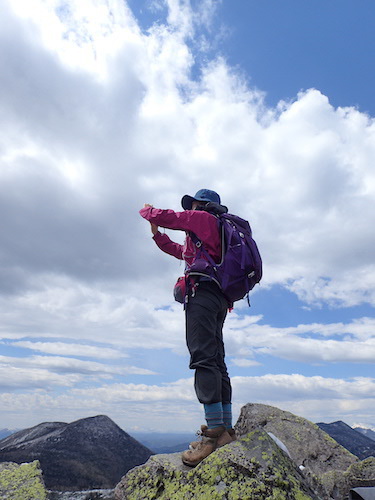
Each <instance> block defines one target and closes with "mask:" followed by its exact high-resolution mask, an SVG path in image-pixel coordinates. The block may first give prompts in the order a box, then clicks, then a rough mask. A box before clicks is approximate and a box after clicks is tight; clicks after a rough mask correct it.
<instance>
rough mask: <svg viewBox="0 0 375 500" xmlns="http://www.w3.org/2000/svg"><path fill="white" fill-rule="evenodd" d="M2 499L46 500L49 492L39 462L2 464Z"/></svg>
mask: <svg viewBox="0 0 375 500" xmlns="http://www.w3.org/2000/svg"><path fill="white" fill-rule="evenodd" d="M0 498H2V499H4V500H46V499H47V491H46V489H45V487H44V483H43V479H42V471H41V470H40V467H39V462H38V461H37V460H35V461H34V462H31V463H25V464H21V465H19V464H15V463H12V462H4V463H1V464H0Z"/></svg>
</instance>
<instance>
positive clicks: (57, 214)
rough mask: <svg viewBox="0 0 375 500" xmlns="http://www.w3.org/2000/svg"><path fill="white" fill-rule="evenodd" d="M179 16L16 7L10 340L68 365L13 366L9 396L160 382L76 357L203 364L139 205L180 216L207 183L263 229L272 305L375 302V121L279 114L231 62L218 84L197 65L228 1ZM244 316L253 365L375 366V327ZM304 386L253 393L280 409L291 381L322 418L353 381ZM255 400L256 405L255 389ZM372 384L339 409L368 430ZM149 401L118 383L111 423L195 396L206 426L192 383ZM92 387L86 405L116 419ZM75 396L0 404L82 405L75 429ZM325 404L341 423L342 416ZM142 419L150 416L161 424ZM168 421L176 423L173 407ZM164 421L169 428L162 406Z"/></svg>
mask: <svg viewBox="0 0 375 500" xmlns="http://www.w3.org/2000/svg"><path fill="white" fill-rule="evenodd" d="M167 5H168V8H169V10H168V13H169V17H168V19H169V24H165V25H163V24H159V25H158V26H156V25H155V26H153V27H152V28H151V29H150V30H149V32H147V33H142V31H141V30H140V28H139V26H138V24H137V22H136V20H135V19H134V17H133V15H132V13H131V12H130V10H129V8H128V6H127V4H126V2H123V1H120V0H108V1H107V0H93V1H91V0H90V1H89V2H88V1H86V0H85V1H81V0H67V1H66V2H64V4H61V3H60V2H59V1H57V0H46V1H41V0H30V1H28V2H26V1H22V0H12V1H11V0H7V1H5V2H2V3H1V5H0V64H1V67H2V71H1V74H0V85H1V88H2V92H1V94H0V110H1V113H0V126H1V129H2V134H1V137H0V178H1V183H0V211H1V214H2V222H3V225H2V231H1V235H0V239H1V241H0V244H1V246H0V248H1V250H0V310H1V312H2V324H1V327H0V331H1V337H2V338H3V339H7V342H9V341H13V342H14V345H13V346H12V347H13V348H15V349H16V348H17V347H18V348H21V347H23V348H28V349H29V348H30V349H36V350H38V351H39V352H43V353H46V354H61V355H63V356H64V359H62V358H57V357H53V356H45V357H44V356H39V357H38V356H34V357H30V358H25V361H23V362H21V361H19V362H16V361H15V358H11V357H10V356H8V357H6V359H5V358H3V360H4V363H6V365H5V364H2V365H1V371H2V376H3V378H1V377H0V379H1V380H2V381H3V387H13V388H17V389H20V388H21V389H25V390H27V389H28V388H29V389H30V390H31V389H32V388H41V389H43V388H51V387H53V386H54V385H56V386H59V387H77V384H79V383H80V382H81V381H82V380H83V377H86V376H87V374H88V373H91V374H92V375H93V377H94V374H95V372H97V373H98V374H101V376H103V377H104V376H105V377H107V376H108V377H110V376H115V375H126V374H127V373H141V371H142V370H143V373H146V372H147V371H148V369H147V368H142V367H140V368H136V367H132V366H130V367H126V366H125V367H122V368H121V370H122V371H121V370H120V371H116V370H117V368H116V367H115V368H113V369H109V368H108V366H107V365H105V364H104V363H97V362H95V361H82V360H73V359H70V358H67V357H68V356H75V355H76V354H75V353H77V354H78V355H79V356H80V357H87V355H90V357H94V358H96V359H98V360H103V359H117V355H118V354H117V353H119V352H121V355H122V356H125V355H130V350H132V349H137V350H139V351H141V350H143V349H147V350H151V349H153V350H162V349H169V350H171V351H173V352H174V353H177V354H182V353H185V352H186V347H185V342H184V335H183V330H184V324H183V321H184V319H183V314H182V312H181V307H180V306H179V305H177V304H174V303H173V299H172V287H173V283H174V281H175V279H176V277H177V275H179V274H182V273H183V266H181V265H180V266H179V264H178V263H177V261H176V260H173V259H171V258H170V257H169V256H166V255H163V254H161V252H159V251H158V249H157V248H156V246H155V245H154V244H153V242H152V240H151V238H150V231H149V227H148V226H147V224H146V223H145V221H143V220H142V219H141V218H140V217H139V215H138V209H139V208H141V206H142V205H143V203H145V202H150V203H153V204H154V205H155V206H161V207H163V208H169V207H171V208H175V209H178V208H179V207H180V199H181V196H182V195H183V194H185V193H190V194H192V193H194V192H195V191H196V190H197V189H198V188H200V187H210V188H213V189H216V190H218V191H219V192H220V194H221V196H222V200H223V203H225V204H226V205H228V206H229V208H230V211H232V212H235V213H238V214H240V215H242V216H243V217H246V218H249V219H250V221H251V224H252V226H253V231H254V236H255V238H256V240H257V242H258V244H259V247H260V250H261V253H262V256H263V260H264V280H263V282H262V285H261V286H262V287H263V289H264V290H267V289H268V288H269V287H271V286H272V285H274V284H280V285H281V286H284V287H286V288H288V289H289V290H291V291H292V292H293V293H295V294H297V296H298V297H299V298H300V299H301V300H302V301H304V302H305V303H306V304H308V305H310V306H312V307H314V306H319V305H321V304H325V305H329V306H333V307H337V306H340V307H344V306H355V305H360V304H370V305H371V306H374V305H375V292H374V290H375V286H374V284H375V266H374V263H373V248H374V244H375V240H374V231H373V227H374V222H375V220H374V219H375V210H374V208H375V207H374V204H375V201H374V200H375V196H374V194H375V173H374V169H373V164H374V160H375V124H374V120H373V119H372V118H370V117H368V116H367V115H365V114H363V113H360V112H359V111H358V110H356V109H354V108H334V107H333V106H332V105H331V104H330V103H329V100H328V98H327V97H326V96H324V95H322V93H320V92H319V91H318V90H315V89H310V90H307V91H305V92H301V93H300V94H299V95H298V96H296V98H295V99H294V100H292V101H291V102H288V103H285V102H282V103H280V104H279V105H278V106H277V108H276V109H271V108H268V107H267V106H266V105H265V102H264V100H263V95H262V93H261V92H259V91H257V90H255V89H253V88H250V87H249V85H248V84H247V83H246V82H245V81H244V80H243V79H242V78H241V77H240V75H239V74H238V72H237V71H236V70H233V69H232V68H230V67H229V66H228V64H227V63H226V61H225V60H224V59H223V58H218V59H215V60H211V61H208V62H207V61H206V60H204V59H202V60H200V59H199V61H200V63H201V67H200V68H199V69H200V70H201V73H199V71H196V68H195V67H194V64H195V63H196V62H197V60H198V59H197V54H196V50H197V47H198V49H201V48H202V47H207V43H208V42H209V30H210V23H211V20H212V17H211V16H212V12H213V9H214V7H215V3H214V2H213V1H212V0H206V1H204V2H201V6H200V7H199V12H198V14H199V20H198V17H197V11H193V10H191V9H190V8H189V3H188V2H184V1H182V0H181V1H179V0H169V1H168V2H167ZM203 42H204V43H203ZM193 70H194V71H193ZM193 74H194V75H195V78H193V77H192V75H193ZM196 75H200V76H196ZM169 234H172V235H173V237H174V238H178V239H179V240H180V239H181V238H182V235H176V234H175V233H170V232H169ZM255 293H256V292H255ZM237 311H239V313H232V315H229V317H228V320H227V324H226V338H227V343H226V347H227V352H228V355H229V357H232V358H233V361H232V362H233V364H234V365H236V366H239V367H240V366H242V367H243V368H246V366H247V367H249V368H250V366H251V365H254V363H256V362H260V361H262V356H264V355H265V354H268V355H272V356H275V357H280V358H283V359H288V360H293V361H302V362H306V363H322V362H324V363H325V362H330V363H335V362H338V363H339V362H351V363H372V362H373V359H374V354H375V345H374V335H373V331H374V328H373V327H374V320H373V319H371V318H362V319H357V320H353V321H352V322H350V321H349V322H347V323H335V324H329V325H324V324H312V325H299V326H297V327H290V328H275V327H271V326H268V325H266V324H262V323H263V322H264V323H266V322H268V318H265V320H264V321H263V319H262V318H261V317H260V316H258V317H255V316H254V317H248V316H241V314H240V313H242V312H243V310H242V308H241V306H239V307H238V308H237ZM54 339H56V341H57V343H56V344H55V343H54ZM15 341H18V343H17V342H15ZM73 341H74V342H78V343H79V344H78V345H76V346H75V347H70V346H69V344H70V343H71V342H73ZM103 342H104V343H105V346H106V347H105V348H103V350H102V351H101V352H100V353H98V349H99V348H100V346H102V345H103ZM51 344H53V345H51ZM97 344H99V345H97ZM71 345H72V344H71ZM86 345H87V346H89V347H90V348H87V349H86V347H83V346H86ZM72 349H79V351H72ZM82 350H84V352H82ZM22 363H24V364H22ZM62 370H67V371H68V372H69V373H64V374H63V373H61V372H62ZM58 371H59V373H58ZM149 372H151V370H149ZM28 373H30V374H31V375H30V376H28ZM84 373H86V375H84ZM275 377H276V376H275ZM286 377H287V376H286ZM295 377H297V376H295ZM296 380H297V379H296V378H290V379H287V378H286V379H285V378H284V379H276V378H272V380H271V379H266V378H264V379H263V378H262V379H261V380H260V381H259V380H258V379H256V378H251V379H249V380H248V382H249V387H251V384H253V383H254V384H255V387H258V388H257V389H256V390H259V397H261V396H260V394H261V392H262V391H265V392H264V394H267V397H269V398H270V401H273V400H277V396H276V395H275V394H276V393H278V391H279V389H277V391H276V392H275V393H274V392H273V388H275V387H276V388H277V387H279V388H280V387H281V386H283V387H284V385H288V384H289V383H292V386H291V388H290V389H289V390H285V391H284V389H283V390H280V393H283V391H284V396H283V398H291V399H289V400H287V399H283V400H282V401H281V403H282V404H285V405H289V404H290V406H291V407H292V408H296V409H297V410H298V411H299V409H301V410H302V409H303V410H304V411H305V413H307V412H310V414H312V415H316V414H317V412H318V401H319V399H320V398H319V395H318V394H317V389H316V388H317V387H320V388H321V389H322V391H323V392H324V394H329V388H328V385H329V383H332V384H333V383H334V382H333V380H335V379H332V380H331V381H330V382H329V383H328V384H327V385H325V382H324V381H323V382H322V381H321V380H318V379H311V380H310V379H308V383H307V379H306V380H305V379H300V380H298V383H297V384H295V382H296ZM363 383H364V385H365V386H366V387H367V382H363ZM189 384H190V382H189ZM236 384H238V387H240V388H241V390H243V391H244V392H245V389H244V388H243V387H245V386H246V381H245V382H244V383H243V384H242V382H240V380H238V381H237V382H236ZM257 384H258V385H257ZM283 384H284V385H283ZM361 384H362V382H360V381H359V380H356V381H354V382H347V381H345V382H344V383H343V384H341V385H342V388H343V390H344V392H345V391H347V390H348V391H349V392H348V393H347V396H346V397H347V399H340V398H339V397H338V395H337V394H336V393H335V395H336V396H337V400H334V401H336V402H337V412H339V410H340V411H342V412H343V413H344V414H346V415H355V414H356V412H358V418H361V415H364V413H365V411H366V408H368V407H367V406H366V405H367V404H368V397H367V396H366V397H364V396H362V389H361V387H363V385H361ZM301 386H302V387H301ZM147 387H149V386H147V385H146V384H145V385H144V386H139V385H134V386H130V385H127V384H125V385H121V386H117V387H115V386H113V387H112V389H111V390H110V391H109V393H108V395H107V396H106V398H107V401H108V406H107V409H108V411H111V412H114V414H116V415H118V416H119V418H120V420H121V419H123V421H124V422H125V421H126V419H125V417H124V416H123V415H122V414H121V411H120V410H119V409H114V407H113V406H111V405H112V402H111V401H112V400H111V398H112V395H113V399H114V400H115V399H116V398H118V399H119V400H120V401H122V399H121V397H123V396H124V395H125V396H126V397H127V398H128V401H131V402H132V403H134V402H139V401H140V400H142V401H148V398H152V397H154V400H153V401H159V400H158V398H161V399H160V401H163V402H164V401H165V400H164V399H163V398H166V399H167V400H168V401H169V396H168V398H167V394H169V395H171V396H174V397H177V394H180V396H181V397H182V399H183V400H184V401H190V402H191V405H192V406H191V407H189V409H190V410H191V412H192V414H194V415H197V413H194V412H195V411H196V410H194V408H195V406H194V405H193V399H194V396H193V394H192V391H191V388H188V386H187V385H186V386H185V383H182V386H179V385H178V384H177V386H173V385H165V386H153V389H152V388H151V389H148V388H147ZM150 387H151V386H150ZM349 389H350V390H349ZM275 390H276V389H275ZM90 391H92V392H90V398H91V399H84V402H83V406H82V408H85V411H86V410H88V409H89V408H93V409H94V408H95V409H98V413H99V412H100V413H101V412H102V411H101V409H100V408H101V406H100V400H99V396H98V395H97V394H96V393H95V389H92V390H91V389H90ZM98 391H99V392H98V394H99V395H100V396H103V397H104V392H105V391H104V389H103V388H98ZM111 391H113V392H111ZM122 391H124V392H123V393H122ZM366 391H367V389H366ZM366 391H365V392H366ZM299 393H301V394H304V395H305V396H306V397H308V398H311V399H308V400H303V401H305V403H306V405H305V406H303V404H302V403H301V402H299V401H297V400H296V399H293V398H297V396H298V394H299ZM72 394H73V393H69V396H66V395H63V396H59V397H55V396H51V395H46V394H45V393H44V392H43V391H42V392H41V393H37V394H34V395H31V394H28V395H14V396H11V395H3V396H1V397H2V398H3V399H2V401H3V403H4V406H3V408H8V407H12V408H13V406H12V404H13V401H16V400H17V404H18V405H19V406H18V408H19V409H21V410H22V401H23V402H25V401H26V399H27V398H28V399H27V401H28V404H29V407H30V408H34V410H35V412H36V413H35V416H36V417H37V416H38V415H39V413H38V412H37V408H38V406H37V405H38V404H41V405H42V406H43V408H44V409H45V412H46V413H45V414H46V415H47V414H48V411H49V410H48V409H49V408H50V409H51V415H55V417H54V418H58V412H55V413H54V409H55V408H57V407H59V408H63V407H64V404H65V403H67V407H69V408H72V410H71V411H72V415H73V414H74V415H75V416H76V415H77V414H78V412H79V411H81V410H80V406H79V404H80V401H78V400H76V399H75V397H76V396H74V395H73V396H72ZM74 394H76V393H74ZM87 394H88V393H87ZM345 394H346V393H345ZM366 394H367V392H366ZM245 396H246V394H245ZM245 396H244V398H243V402H244V403H245V402H247V401H246V397H245ZM336 396H335V397H336ZM137 397H138V399H137ZM249 397H251V395H249ZM4 398H5V399H4ZM17 398H18V399H17ZM22 398H26V399H22ZM59 398H60V399H59ZM132 398H133V399H132ZM155 398H156V399H155ZM272 398H274V399H272ZM314 398H316V399H314ZM306 401H308V402H306ZM356 401H357V403H356ZM325 403H326V404H327V410H325V411H327V412H328V407H329V408H330V410H329V411H331V414H333V413H334V412H335V411H336V410H335V407H334V403H332V404H331V403H330V402H329V400H328V399H327V400H325ZM9 405H10V406H9ZM90 405H92V406H90ZM350 408H352V412H351V413H350ZM132 410H134V415H135V416H134V419H136V417H137V415H138V416H139V414H140V413H139V412H141V413H142V410H141V407H139V406H132ZM165 411H166V412H167V413H168V415H173V416H174V417H175V413H174V412H175V410H174V409H173V403H172V402H171V406H170V407H168V408H167V409H166V410H165ZM314 412H315V413H314ZM187 413H188V412H187ZM153 414H154V415H156V414H157V415H158V416H157V419H156V420H155V422H156V421H157V422H158V424H159V423H160V422H162V418H163V417H162V414H163V410H162V409H161V407H158V408H157V407H156V406H155V407H154V413H153ZM12 415H13V417H15V414H12ZM82 416H86V415H82ZM338 417H340V416H339V415H338ZM150 418H151V417H150ZM366 418H367V417H366ZM171 421H173V418H172V417H171ZM185 422H186V423H188V422H190V423H191V416H189V415H187V414H186V420H185ZM35 423H38V422H35ZM189 425H190V424H189ZM150 426H151V427H152V423H150Z"/></svg>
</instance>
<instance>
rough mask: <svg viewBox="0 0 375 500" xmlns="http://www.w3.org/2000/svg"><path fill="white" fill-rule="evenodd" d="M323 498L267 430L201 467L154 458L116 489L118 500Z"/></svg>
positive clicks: (175, 457)
mask: <svg viewBox="0 0 375 500" xmlns="http://www.w3.org/2000/svg"><path fill="white" fill-rule="evenodd" d="M151 498H152V499H161V500H181V499H184V500H189V499H191V500H193V499H199V500H204V499H207V500H218V499H228V500H229V499H232V500H234V499H237V500H247V499H249V500H251V499H252V500H266V499H275V500H276V499H277V500H279V499H280V500H281V499H283V500H296V499H298V500H318V499H319V497H318V496H317V495H316V494H315V493H314V491H313V490H312V489H311V488H310V486H309V484H308V482H307V481H306V479H305V478H304V477H303V475H302V474H301V472H300V470H299V469H298V467H296V465H295V464H294V463H293V462H292V460H290V459H289V457H288V456H287V455H286V454H285V453H284V452H283V451H282V450H281V449H280V448H279V447H278V446H277V444H276V443H275V442H274V440H273V439H272V438H271V437H270V436H269V435H268V434H267V433H266V432H264V431H261V430H256V431H253V432H249V433H248V434H246V435H245V436H243V437H242V438H241V439H240V440H238V441H237V442H234V443H231V444H229V445H226V446H223V447H222V448H220V449H218V450H216V451H215V452H214V453H212V454H211V455H210V456H209V457H207V458H206V459H205V460H204V461H203V462H201V463H200V464H199V465H198V466H197V467H195V468H194V469H191V468H189V467H186V466H184V465H183V464H182V462H181V454H180V453H174V454H170V455H155V456H153V457H151V458H150V459H149V460H148V462H146V464H144V465H142V466H140V467H136V468H135V469H133V470H132V471H129V472H128V474H127V475H126V476H125V477H124V478H123V479H122V480H121V482H120V483H119V484H118V485H117V487H116V489H115V499H116V500H125V499H127V500H142V499H151Z"/></svg>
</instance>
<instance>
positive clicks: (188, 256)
mask: <svg viewBox="0 0 375 500" xmlns="http://www.w3.org/2000/svg"><path fill="white" fill-rule="evenodd" d="M181 204H182V208H183V209H184V211H183V212H175V211H173V210H162V209H158V208H154V207H153V206H152V205H149V204H145V206H144V208H142V209H141V210H140V215H141V216H142V217H143V218H145V219H146V220H148V221H149V222H150V224H151V232H152V235H153V239H154V241H155V243H156V244H157V246H158V247H159V248H160V249H161V250H162V251H163V252H166V253H167V254H169V255H172V256H174V257H176V258H177V259H180V260H184V261H185V263H186V265H187V266H190V265H191V264H192V263H193V262H194V258H195V256H196V252H197V246H196V244H195V243H194V241H193V239H192V234H194V235H195V236H196V237H197V238H199V240H200V241H201V242H202V244H203V245H204V247H205V249H206V250H207V252H208V253H209V255H210V256H211V257H212V258H213V259H214V261H215V262H219V261H220V258H221V241H220V233H219V227H218V221H217V218H216V217H215V215H214V214H213V213H210V211H208V210H209V208H208V207H214V208H215V209H216V210H218V211H219V212H221V213H223V212H227V208H226V207H224V206H223V205H221V200H220V196H219V195H218V194H217V193H216V192H215V191H212V190H210V189H200V190H199V191H198V192H197V193H196V194H195V195H194V196H189V195H185V196H183V198H182V200H181ZM159 226H160V227H163V228H168V229H177V230H181V231H185V233H186V238H185V243H184V245H180V244H178V243H175V242H173V241H172V240H171V239H170V238H169V237H168V236H167V235H166V234H165V233H160V231H159ZM184 296H185V293H184ZM186 297H187V298H186V300H184V302H185V304H184V305H185V320H186V342H187V347H188V349H189V353H190V365H189V367H190V368H191V369H194V370H195V382H194V388H195V392H196V395H197V398H198V400H199V402H200V403H202V404H203V405H204V413H205V419H206V422H207V425H202V426H201V431H200V434H201V441H195V442H193V443H191V445H190V449H189V450H187V451H185V452H183V453H182V461H183V462H184V464H186V465H189V466H192V467H194V466H195V465H197V464H198V463H200V462H201V461H202V460H203V459H204V458H206V457H207V456H208V455H209V454H210V453H212V452H213V451H214V450H215V449H216V448H218V447H220V446H223V445H225V444H228V443H230V442H232V441H234V440H235V439H236V437H235V432H234V429H233V427H232V388H231V383H230V378H229V375H228V371H227V367H226V364H225V359H224V357H225V351H224V342H223V325H224V321H225V318H226V315H227V312H228V307H229V306H230V304H228V301H227V299H226V298H225V296H224V295H223V293H222V291H221V290H220V288H219V286H218V285H217V284H216V283H215V282H214V281H213V280H211V279H210V278H209V277H201V278H194V279H193V278H190V279H189V282H188V287H187V290H186Z"/></svg>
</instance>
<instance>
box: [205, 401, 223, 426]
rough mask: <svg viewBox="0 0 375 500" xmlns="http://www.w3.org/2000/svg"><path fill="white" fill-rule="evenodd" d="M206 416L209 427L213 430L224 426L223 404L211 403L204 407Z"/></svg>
mask: <svg viewBox="0 0 375 500" xmlns="http://www.w3.org/2000/svg"><path fill="white" fill-rule="evenodd" d="M204 416H205V418H206V422H207V427H208V428H209V429H213V428H214V427H220V426H221V425H224V421H223V406H222V404H221V403H211V404H205V405H204Z"/></svg>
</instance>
